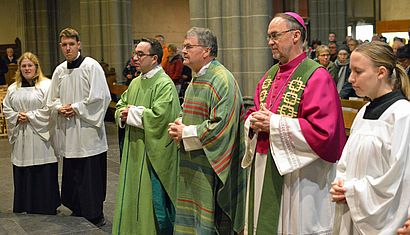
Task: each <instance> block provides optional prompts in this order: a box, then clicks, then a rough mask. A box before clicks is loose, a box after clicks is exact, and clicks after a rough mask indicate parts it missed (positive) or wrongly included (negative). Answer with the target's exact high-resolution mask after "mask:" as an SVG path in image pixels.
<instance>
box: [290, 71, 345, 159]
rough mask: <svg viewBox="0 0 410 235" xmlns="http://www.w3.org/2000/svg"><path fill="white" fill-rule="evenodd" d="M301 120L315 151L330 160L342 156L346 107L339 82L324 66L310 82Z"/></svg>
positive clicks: (301, 105)
mask: <svg viewBox="0 0 410 235" xmlns="http://www.w3.org/2000/svg"><path fill="white" fill-rule="evenodd" d="M298 121H299V125H300V128H301V130H300V131H301V133H302V134H303V137H304V138H305V139H306V142H307V143H308V144H309V146H310V148H311V149H312V150H313V151H314V152H315V154H317V155H318V156H319V157H320V158H321V159H323V160H326V161H328V162H336V161H337V160H338V159H339V158H340V155H341V153H342V150H343V147H344V145H345V143H346V132H345V128H344V122H343V114H342V108H341V103H340V99H339V95H338V93H337V90H336V85H335V83H334V81H333V80H332V78H331V76H330V75H329V73H328V72H327V71H326V70H325V69H324V68H319V69H317V70H316V71H315V72H314V73H313V75H312V77H311V78H310V79H309V81H308V83H307V84H306V88H305V91H304V93H303V95H302V98H301V102H300V106H299V115H298Z"/></svg>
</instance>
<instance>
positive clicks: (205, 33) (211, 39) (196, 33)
mask: <svg viewBox="0 0 410 235" xmlns="http://www.w3.org/2000/svg"><path fill="white" fill-rule="evenodd" d="M187 37H196V38H197V39H198V43H199V44H201V45H203V46H205V47H209V48H211V53H210V54H211V56H214V57H217V56H218V42H217V39H216V36H215V35H214V34H213V33H212V31H211V30H210V29H207V28H199V27H192V28H191V29H189V30H188V32H187V33H186V38H187Z"/></svg>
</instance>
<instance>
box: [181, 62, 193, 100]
mask: <svg viewBox="0 0 410 235" xmlns="http://www.w3.org/2000/svg"><path fill="white" fill-rule="evenodd" d="M181 77H182V85H181V91H180V92H179V102H180V103H181V104H182V103H183V102H184V96H185V92H186V89H187V88H188V86H189V83H190V82H191V80H192V70H191V68H189V67H188V66H186V65H184V67H183V68H182V75H181Z"/></svg>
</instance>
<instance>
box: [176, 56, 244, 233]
mask: <svg viewBox="0 0 410 235" xmlns="http://www.w3.org/2000/svg"><path fill="white" fill-rule="evenodd" d="M243 112H244V108H243V102H242V95H241V93H240V90H239V87H238V84H237V83H236V80H235V79H234V77H233V75H232V74H231V73H230V72H229V71H228V70H227V69H226V68H225V67H224V66H223V65H222V64H220V63H219V62H218V61H217V60H214V61H212V62H211V64H210V66H209V68H208V70H207V71H206V73H205V74H204V75H202V76H199V77H193V78H192V82H191V83H190V85H189V86H188V88H187V90H186V93H185V99H184V104H183V111H182V123H183V124H184V125H196V127H197V135H198V137H199V140H200V142H201V144H202V149H199V150H193V151H185V149H184V146H181V147H180V151H181V152H180V153H181V154H180V158H181V160H180V174H179V179H178V180H179V181H178V198H177V204H176V205H177V206H176V219H175V234H201V235H206V234H233V233H234V231H236V232H240V231H242V230H243V226H244V207H245V190H246V182H245V178H246V173H245V170H243V169H242V168H241V167H240V162H241V160H242V156H243V151H244V142H243V141H244V140H243V123H244V122H243V121H244V120H243V115H244V113H243ZM182 144H183V142H181V145H182Z"/></svg>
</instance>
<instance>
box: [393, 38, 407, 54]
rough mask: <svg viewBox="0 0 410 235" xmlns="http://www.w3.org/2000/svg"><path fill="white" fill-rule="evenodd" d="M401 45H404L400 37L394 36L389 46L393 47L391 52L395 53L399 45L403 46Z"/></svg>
mask: <svg viewBox="0 0 410 235" xmlns="http://www.w3.org/2000/svg"><path fill="white" fill-rule="evenodd" d="M403 46H404V43H403V41H402V40H401V38H397V37H396V38H394V40H393V45H392V46H391V47H392V48H393V53H394V54H395V55H397V49H399V48H400V47H403Z"/></svg>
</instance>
